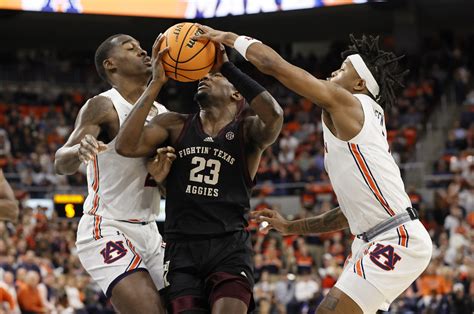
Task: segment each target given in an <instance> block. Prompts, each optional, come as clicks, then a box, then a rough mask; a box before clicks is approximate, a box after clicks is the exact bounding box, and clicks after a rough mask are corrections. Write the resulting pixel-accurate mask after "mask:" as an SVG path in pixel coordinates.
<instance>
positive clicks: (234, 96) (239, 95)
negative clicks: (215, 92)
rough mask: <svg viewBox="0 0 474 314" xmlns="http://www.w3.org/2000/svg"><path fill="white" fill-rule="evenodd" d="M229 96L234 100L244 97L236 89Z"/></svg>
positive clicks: (237, 100)
mask: <svg viewBox="0 0 474 314" xmlns="http://www.w3.org/2000/svg"><path fill="white" fill-rule="evenodd" d="M231 97H232V100H233V101H235V102H239V101H241V100H242V99H244V97H242V95H241V94H240V93H239V92H238V91H234V92H233V93H232V96H231Z"/></svg>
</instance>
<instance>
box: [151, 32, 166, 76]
mask: <svg viewBox="0 0 474 314" xmlns="http://www.w3.org/2000/svg"><path fill="white" fill-rule="evenodd" d="M163 40H165V36H164V35H163V34H160V35H158V37H157V38H156V40H155V43H154V44H153V49H152V52H151V63H152V66H153V78H152V80H153V81H155V82H159V83H162V84H164V83H166V81H167V80H168V78H167V77H166V75H165V69H164V68H163V64H162V59H163V55H164V54H165V53H166V52H167V51H168V47H166V48H164V49H162V50H160V47H161V44H162V43H163Z"/></svg>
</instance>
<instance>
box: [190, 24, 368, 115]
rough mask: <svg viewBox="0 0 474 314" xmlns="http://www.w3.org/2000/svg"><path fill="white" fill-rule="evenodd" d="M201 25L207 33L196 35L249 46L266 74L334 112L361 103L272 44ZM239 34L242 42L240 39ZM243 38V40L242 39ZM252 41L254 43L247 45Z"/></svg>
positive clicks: (248, 54) (250, 58)
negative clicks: (285, 56)
mask: <svg viewBox="0 0 474 314" xmlns="http://www.w3.org/2000/svg"><path fill="white" fill-rule="evenodd" d="M198 26H199V27H200V28H201V29H202V30H203V31H204V34H202V35H199V36H196V37H194V38H196V39H200V38H207V39H210V40H212V41H214V42H218V43H223V44H224V45H226V46H229V47H231V48H235V49H237V50H238V51H239V52H240V53H242V51H240V50H242V49H240V46H243V47H245V48H244V50H245V51H243V53H244V54H245V55H243V56H244V57H245V59H247V60H248V61H249V62H250V63H252V64H253V65H255V66H256V67H257V69H258V70H259V71H261V72H263V73H265V74H268V75H271V76H273V77H275V78H276V79H277V80H279V81H280V82H281V83H282V84H283V85H285V86H286V87H287V88H289V89H291V90H292V91H294V92H295V93H297V94H299V95H301V96H303V97H305V98H307V99H309V100H310V101H312V102H313V103H315V104H317V105H318V106H320V107H322V108H323V109H325V110H326V111H328V112H330V113H332V112H334V111H337V110H339V109H340V108H341V107H345V106H357V108H359V107H360V104H359V102H358V100H357V99H356V98H355V97H354V96H352V94H351V93H349V92H348V91H347V90H345V89H343V88H342V87H339V86H338V85H336V84H334V83H331V82H329V81H326V80H320V79H317V78H316V77H314V76H313V75H311V74H310V73H308V72H307V71H305V70H303V69H301V68H299V67H297V66H294V65H292V64H290V63H289V62H287V61H286V60H285V59H283V58H282V57H281V56H280V55H279V54H278V53H276V51H275V50H273V49H272V48H270V47H269V46H267V45H265V44H263V43H261V42H259V41H255V40H253V39H252V38H249V37H243V36H238V35H237V34H235V33H231V32H223V31H219V30H215V29H212V28H210V27H208V26H203V25H199V24H198ZM238 38H239V42H237V43H236V41H237V39H238ZM242 41H243V42H242ZM245 41H249V42H250V41H252V43H251V45H250V46H247V45H248V44H249V42H247V43H246V42H245Z"/></svg>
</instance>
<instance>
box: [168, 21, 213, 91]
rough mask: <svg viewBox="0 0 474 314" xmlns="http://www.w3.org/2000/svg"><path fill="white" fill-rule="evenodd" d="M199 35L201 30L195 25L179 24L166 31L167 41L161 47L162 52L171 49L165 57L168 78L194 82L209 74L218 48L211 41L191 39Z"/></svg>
mask: <svg viewBox="0 0 474 314" xmlns="http://www.w3.org/2000/svg"><path fill="white" fill-rule="evenodd" d="M199 34H202V31H201V29H200V28H198V27H197V26H196V25H194V24H193V23H179V24H176V25H174V26H172V27H170V28H169V29H168V30H166V32H165V37H166V39H165V40H164V41H163V43H162V45H161V47H160V50H162V49H164V48H165V47H166V46H168V47H169V50H168V52H167V53H166V54H165V55H164V56H163V67H164V69H165V74H166V76H168V77H169V78H172V79H174V80H177V81H180V82H192V81H196V80H199V79H201V78H203V77H204V76H205V75H206V74H207V73H209V70H211V68H212V66H213V65H214V60H215V56H216V48H215V46H214V45H213V44H212V42H210V41H209V40H205V41H196V40H193V39H191V38H192V37H193V36H195V35H199Z"/></svg>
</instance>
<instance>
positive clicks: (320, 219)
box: [287, 207, 349, 234]
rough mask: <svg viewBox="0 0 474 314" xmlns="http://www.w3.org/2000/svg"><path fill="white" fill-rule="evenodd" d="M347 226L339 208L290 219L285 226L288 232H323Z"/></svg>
mask: <svg viewBox="0 0 474 314" xmlns="http://www.w3.org/2000/svg"><path fill="white" fill-rule="evenodd" d="M347 228H349V223H348V222H347V218H346V217H345V216H344V214H343V213H342V210H341V208H339V207H336V208H334V209H331V210H330V211H328V212H326V213H324V214H322V215H319V216H316V217H311V218H305V219H299V220H295V221H291V222H289V223H288V226H287V233H288V234H306V233H325V232H331V231H337V230H342V229H347Z"/></svg>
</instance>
